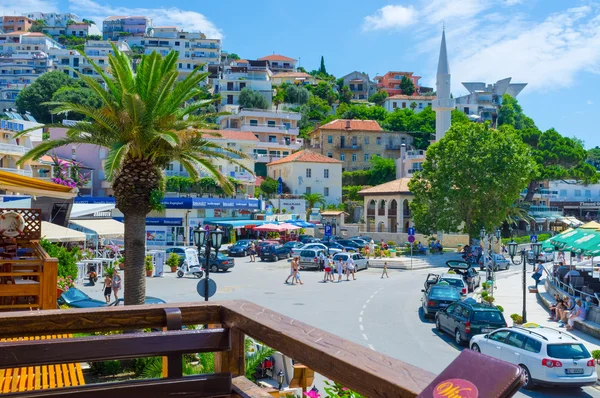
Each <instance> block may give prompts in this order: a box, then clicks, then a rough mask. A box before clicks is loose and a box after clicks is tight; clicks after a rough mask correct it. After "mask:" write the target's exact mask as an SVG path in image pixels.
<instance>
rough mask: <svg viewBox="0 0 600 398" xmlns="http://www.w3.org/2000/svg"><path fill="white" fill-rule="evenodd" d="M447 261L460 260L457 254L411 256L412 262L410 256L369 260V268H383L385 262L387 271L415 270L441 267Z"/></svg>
mask: <svg viewBox="0 0 600 398" xmlns="http://www.w3.org/2000/svg"><path fill="white" fill-rule="evenodd" d="M448 260H462V257H461V255H460V254H459V253H443V254H441V255H439V254H427V255H418V256H413V257H412V260H411V257H410V256H399V257H394V258H385V257H384V258H373V257H371V258H369V267H371V268H383V263H384V262H387V266H388V268H389V269H403V270H411V269H413V270H415V269H423V268H432V267H442V266H445V265H446V261H448Z"/></svg>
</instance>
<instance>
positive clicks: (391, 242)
mask: <svg viewBox="0 0 600 398" xmlns="http://www.w3.org/2000/svg"><path fill="white" fill-rule="evenodd" d="M387 245H388V247H396V242H394V241H393V240H388V242H387Z"/></svg>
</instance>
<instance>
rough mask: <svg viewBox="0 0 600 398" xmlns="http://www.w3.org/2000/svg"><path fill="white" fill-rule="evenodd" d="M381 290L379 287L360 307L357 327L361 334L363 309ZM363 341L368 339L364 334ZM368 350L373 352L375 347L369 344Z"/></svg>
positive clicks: (363, 328)
mask: <svg viewBox="0 0 600 398" xmlns="http://www.w3.org/2000/svg"><path fill="white" fill-rule="evenodd" d="M381 289H383V287H380V288H379V289H377V290H376V291H375V292H374V293H373V294H372V295H371V297H370V298H369V299H368V300H367V301H366V302H365V304H363V306H362V310H361V311H360V316H359V317H358V327H359V328H360V331H361V332H364V330H365V327H364V325H363V314H364V313H365V309H366V308H367V304H369V303H370V302H371V300H372V299H373V298H375V295H376V294H377V293H379V291H380V290H381ZM362 336H363V339H365V340H366V341H369V338H368V337H367V335H366V334H365V333H362ZM369 348H370V349H372V350H373V351H376V350H375V347H373V345H372V344H369Z"/></svg>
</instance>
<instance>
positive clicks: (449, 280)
mask: <svg viewBox="0 0 600 398" xmlns="http://www.w3.org/2000/svg"><path fill="white" fill-rule="evenodd" d="M437 284H438V285H450V286H452V287H453V288H455V289H456V290H458V292H459V293H460V295H461V296H466V295H467V293H469V287H468V286H467V283H466V282H465V280H464V279H463V277H462V276H460V275H458V274H449V273H445V274H441V275H440V276H439V279H438V280H437Z"/></svg>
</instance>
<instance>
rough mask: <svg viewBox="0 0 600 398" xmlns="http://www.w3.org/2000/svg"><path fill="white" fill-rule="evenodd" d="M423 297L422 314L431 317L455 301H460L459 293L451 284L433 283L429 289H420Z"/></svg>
mask: <svg viewBox="0 0 600 398" xmlns="http://www.w3.org/2000/svg"><path fill="white" fill-rule="evenodd" d="M421 292H423V298H422V299H421V301H422V303H421V307H423V316H424V317H425V318H433V317H434V316H435V314H436V313H437V312H438V311H439V310H441V309H444V308H446V307H448V306H449V305H450V304H452V303H454V302H455V301H460V293H459V292H458V290H456V289H455V288H453V287H452V286H443V285H433V286H431V288H430V289H429V290H425V289H423V290H421Z"/></svg>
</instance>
